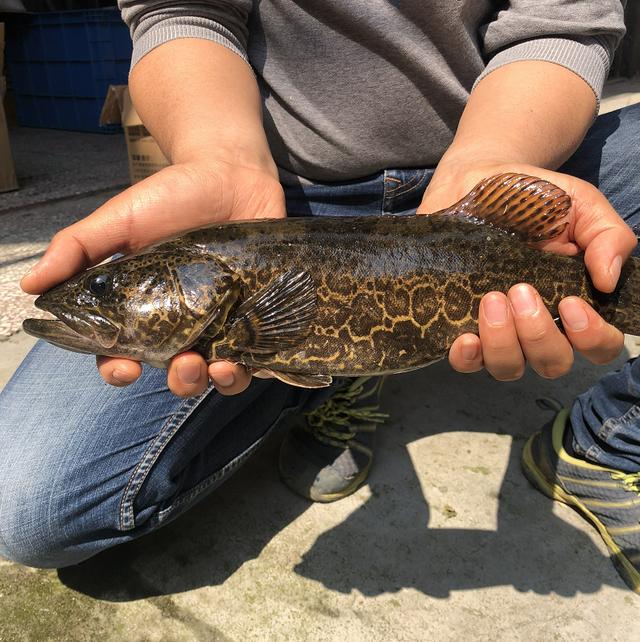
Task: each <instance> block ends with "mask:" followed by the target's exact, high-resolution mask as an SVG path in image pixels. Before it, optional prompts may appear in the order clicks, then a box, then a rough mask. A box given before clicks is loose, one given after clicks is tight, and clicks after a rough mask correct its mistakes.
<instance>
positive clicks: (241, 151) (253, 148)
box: [169, 138, 278, 178]
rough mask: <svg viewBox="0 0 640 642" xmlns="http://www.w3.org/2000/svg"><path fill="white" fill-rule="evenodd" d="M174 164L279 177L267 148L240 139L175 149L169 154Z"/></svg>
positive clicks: (201, 142)
mask: <svg viewBox="0 0 640 642" xmlns="http://www.w3.org/2000/svg"><path fill="white" fill-rule="evenodd" d="M169 156H170V159H171V162H172V163H174V164H185V163H198V164H205V165H212V166H213V165H220V164H224V165H229V166H233V167H244V168H246V169H252V170H257V171H261V172H265V173H267V174H270V175H271V176H273V177H274V178H277V177H278V169H277V167H276V164H275V162H274V160H273V157H272V156H271V152H270V150H269V148H268V146H267V145H266V141H265V143H264V144H263V145H260V144H255V143H253V144H252V143H247V142H246V141H243V140H232V139H228V140H221V139H220V138H213V139H210V140H208V141H207V140H199V141H198V142H197V143H194V144H181V145H178V146H174V148H173V149H171V150H170V153H169Z"/></svg>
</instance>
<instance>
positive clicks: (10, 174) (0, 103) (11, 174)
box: [0, 22, 18, 192]
mask: <svg viewBox="0 0 640 642" xmlns="http://www.w3.org/2000/svg"><path fill="white" fill-rule="evenodd" d="M3 69H4V23H2V22H0V192H8V191H10V190H13V189H18V181H17V180H16V172H15V169H14V167H13V158H12V156H11V147H10V146H9V130H8V129H7V119H6V117H5V115H4V93H5V89H6V82H5V79H4V76H3V75H2V72H3Z"/></svg>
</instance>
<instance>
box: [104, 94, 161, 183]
mask: <svg viewBox="0 0 640 642" xmlns="http://www.w3.org/2000/svg"><path fill="white" fill-rule="evenodd" d="M116 123H121V124H122V127H123V129H124V136H125V140H126V141H127V152H128V155H129V176H130V177H131V183H132V184H133V183H137V182H138V181H141V180H142V179H143V178H147V176H151V174H155V173H156V172H157V171H158V170H161V169H162V168H163V167H167V165H169V161H168V160H167V159H166V158H165V156H164V154H163V153H162V152H161V151H160V148H159V147H158V144H157V143H156V141H155V140H153V137H152V136H151V134H149V132H148V131H147V129H146V127H145V126H144V125H143V124H142V121H141V120H140V117H139V116H138V114H137V112H136V110H135V108H134V106H133V103H132V102H131V97H130V96H129V90H128V88H127V86H126V85H111V86H110V87H109V91H108V92H107V97H106V98H105V101H104V106H103V107H102V113H101V114H100V124H101V125H113V124H116Z"/></svg>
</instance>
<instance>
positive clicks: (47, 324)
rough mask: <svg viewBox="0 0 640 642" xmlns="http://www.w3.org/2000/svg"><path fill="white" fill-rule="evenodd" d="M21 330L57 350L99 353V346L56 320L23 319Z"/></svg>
mask: <svg viewBox="0 0 640 642" xmlns="http://www.w3.org/2000/svg"><path fill="white" fill-rule="evenodd" d="M22 329H23V330H24V331H25V332H26V333H27V334H30V335H31V336H32V337H36V339H44V340H45V341H48V342H49V343H52V344H53V345H54V346H58V347H59V348H65V349H66V350H72V351H73V352H82V353H85V354H96V352H99V345H98V344H96V342H95V341H93V340H92V339H88V338H87V337H85V336H83V335H81V334H80V333H79V332H76V331H75V330H72V329H71V328H70V327H69V326H68V325H67V324H66V323H63V322H62V321H60V320H58V319H25V320H24V321H23V322H22Z"/></svg>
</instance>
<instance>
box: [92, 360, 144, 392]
mask: <svg viewBox="0 0 640 642" xmlns="http://www.w3.org/2000/svg"><path fill="white" fill-rule="evenodd" d="M96 365H97V366H98V372H99V373H100V376H101V377H102V378H103V379H104V380H105V381H106V382H107V383H109V384H111V385H112V386H118V387H122V386H128V385H129V384H131V383H133V382H134V381H135V380H136V379H137V378H138V377H139V376H140V375H141V374H142V366H141V365H140V364H139V363H138V362H137V361H131V360H130V359H119V358H114V357H96Z"/></svg>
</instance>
